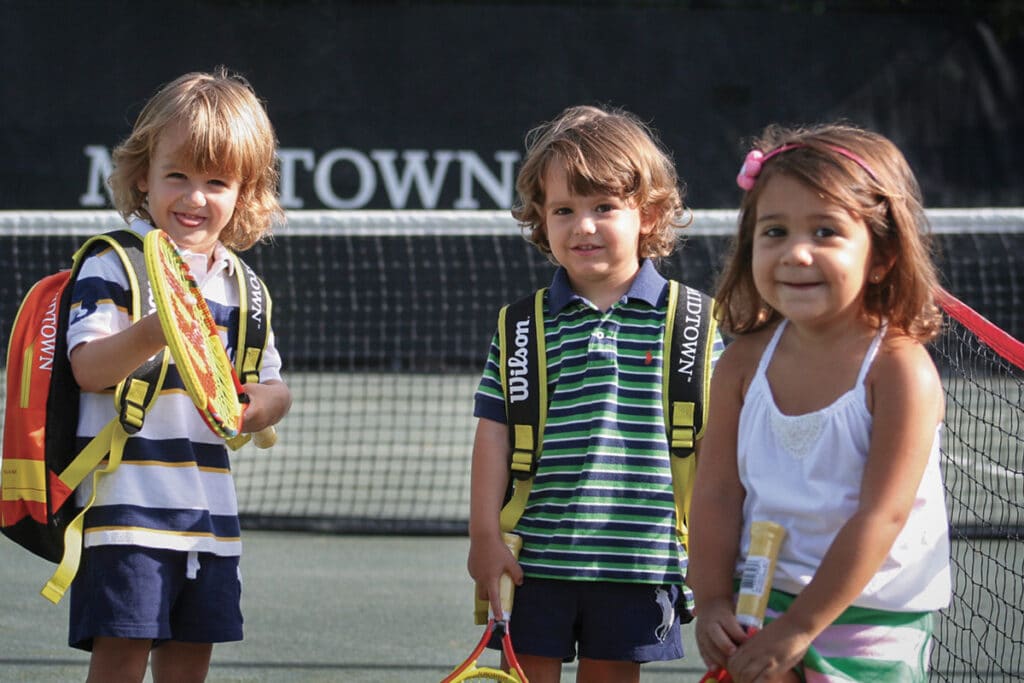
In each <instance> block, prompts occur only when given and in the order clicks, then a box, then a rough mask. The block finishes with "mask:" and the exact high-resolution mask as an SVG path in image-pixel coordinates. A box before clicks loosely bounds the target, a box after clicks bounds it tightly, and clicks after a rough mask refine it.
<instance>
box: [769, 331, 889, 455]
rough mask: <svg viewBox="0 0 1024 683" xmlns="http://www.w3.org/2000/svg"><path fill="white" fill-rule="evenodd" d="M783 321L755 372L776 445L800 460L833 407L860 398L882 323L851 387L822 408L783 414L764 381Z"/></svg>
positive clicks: (816, 438)
mask: <svg viewBox="0 0 1024 683" xmlns="http://www.w3.org/2000/svg"><path fill="white" fill-rule="evenodd" d="M786 324H787V321H785V320H783V321H782V322H781V323H780V324H779V327H778V328H777V329H776V330H775V334H774V335H772V339H771V341H769V342H768V346H767V347H766V348H765V350H764V353H763V354H762V355H761V362H760V364H759V365H758V368H757V372H758V375H759V376H760V379H761V380H762V381H763V382H764V389H765V392H766V393H767V395H768V396H767V398H768V401H769V403H770V404H771V406H770V410H769V415H770V423H771V427H772V432H773V433H774V435H775V438H776V439H778V442H779V445H780V446H782V447H783V448H784V449H786V451H787V452H788V453H789V454H790V455H791V456H792V457H794V458H796V459H797V460H802V459H803V458H804V457H806V455H807V454H808V453H810V451H811V449H812V448H813V447H814V444H815V443H817V442H818V438H819V437H820V436H821V431H822V430H823V429H824V428H825V424H826V423H827V422H828V418H829V415H830V413H832V412H833V411H834V409H835V407H836V406H838V405H839V404H841V403H843V402H844V401H848V400H852V399H853V398H861V399H862V397H863V393H864V379H865V377H867V374H868V370H869V369H870V368H871V362H872V361H873V360H874V358H875V354H876V353H877V351H878V346H879V344H880V343H881V342H882V338H883V337H884V336H885V328H886V326H885V325H883V326H882V328H881V329H880V330H879V331H878V334H877V335H875V338H874V339H873V340H872V342H871V346H870V347H868V350H867V353H865V354H864V360H863V361H862V363H861V367H860V372H859V373H858V375H857V381H856V383H855V384H854V385H853V388H852V389H850V390H849V391H847V392H845V393H844V394H843V395H842V396H840V397H839V398H837V399H836V400H835V401H833V402H832V403H830V404H828V405H827V406H825V407H824V408H821V409H819V410H815V411H814V412H811V413H804V414H802V415H786V414H785V413H783V412H782V411H781V410H779V407H778V405H777V404H776V403H775V396H774V395H773V394H772V390H771V385H769V384H768V364H769V363H770V362H771V359H772V356H774V355H775V347H776V346H777V345H778V343H779V339H781V338H782V331H783V330H784V329H785V328H786Z"/></svg>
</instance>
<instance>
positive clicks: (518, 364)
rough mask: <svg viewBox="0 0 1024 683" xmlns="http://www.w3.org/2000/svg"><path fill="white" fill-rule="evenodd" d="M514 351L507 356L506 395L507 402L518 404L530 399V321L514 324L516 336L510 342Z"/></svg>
mask: <svg viewBox="0 0 1024 683" xmlns="http://www.w3.org/2000/svg"><path fill="white" fill-rule="evenodd" d="M512 343H513V344H514V345H515V350H514V351H512V353H510V354H508V361H507V364H508V395H509V401H510V402H512V403H518V402H520V401H525V400H527V399H528V398H530V384H529V382H528V381H527V374H528V373H529V372H530V349H529V346H530V319H529V318H527V319H526V320H520V321H519V322H517V323H516V336H515V339H513V342H512Z"/></svg>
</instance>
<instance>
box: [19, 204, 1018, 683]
mask: <svg viewBox="0 0 1024 683" xmlns="http://www.w3.org/2000/svg"><path fill="white" fill-rule="evenodd" d="M735 217H736V214H735V212H734V211H699V212H697V213H696V215H695V220H694V223H693V225H692V227H691V228H688V229H687V230H686V231H685V233H684V234H686V235H687V238H686V243H685V245H684V246H683V247H682V248H681V249H680V250H679V251H678V252H677V254H676V255H674V256H673V257H671V258H669V259H666V260H665V261H664V262H663V263H662V264H661V267H660V269H661V270H662V272H663V273H664V274H665V275H666V276H669V277H675V278H678V279H681V280H683V281H685V282H687V283H688V284H691V285H693V286H697V287H700V288H703V289H705V290H706V291H710V290H711V288H712V283H713V280H714V276H715V273H716V271H717V269H718V267H719V264H720V263H721V260H722V258H723V256H724V254H725V250H726V247H727V244H728V238H729V236H730V235H731V234H732V232H733V230H734V227H735ZM929 218H930V221H931V223H932V227H933V231H934V233H935V235H936V241H937V246H938V248H939V262H940V270H941V273H942V281H943V284H944V286H945V287H946V289H947V290H948V291H949V292H951V293H952V294H954V295H955V296H956V297H959V299H961V300H962V301H963V302H965V304H966V305H967V306H968V308H969V309H971V310H974V311H979V312H981V313H982V314H983V315H984V316H985V318H987V320H984V319H979V318H978V317H976V316H971V315H967V316H965V317H961V318H955V317H950V319H949V324H948V325H947V327H946V331H945V334H944V335H943V336H942V337H941V338H940V339H939V340H938V341H937V343H936V344H935V345H934V346H933V356H934V357H935V359H936V362H937V364H938V365H939V367H940V370H941V373H942V377H943V381H944V385H945V389H946V393H947V415H946V422H945V429H944V434H943V444H944V445H943V470H944V476H945V484H946V489H947V502H948V505H949V515H950V521H951V524H952V526H953V540H954V543H953V555H954V557H953V561H954V581H955V591H956V596H955V598H954V602H953V605H952V606H951V608H950V609H949V610H947V611H946V612H944V613H943V617H942V618H941V619H940V621H939V625H938V630H937V635H938V638H937V640H938V647H937V648H936V650H935V652H934V653H933V667H934V670H935V675H937V677H938V679H939V680H947V681H953V680H962V679H970V680H1000V676H1006V677H1007V680H1010V679H1012V678H1013V677H1014V676H1018V675H1020V674H1021V671H1022V670H1024V663H1022V657H1024V654H1022V653H1024V610H1022V607H1021V605H1024V544H1022V543H1021V539H1022V537H1024V500H1022V498H1024V443H1022V436H1024V425H1022V415H1024V412H1022V411H1024V371H1022V370H1021V367H1020V365H1021V362H1020V358H1019V357H1017V356H1015V355H1014V354H1013V349H1014V348H1016V347H1014V346H1013V343H1014V342H1015V341H1016V340H1015V339H1014V338H1016V339H1020V338H1022V337H1024V318H1022V316H1024V282H1022V279H1021V275H1020V273H1021V272H1022V265H1024V264H1022V263H1021V259H1022V258H1024V256H1022V255H1024V210H1022V209H969V210H940V211H932V212H930V213H929ZM120 225H121V222H120V219H119V218H118V217H117V216H116V215H115V214H113V213H112V212H32V211H26V212H0V272H2V273H3V274H4V275H3V278H2V279H0V335H2V336H3V338H4V339H7V337H8V336H9V333H10V327H11V324H12V322H13V319H14V315H15V312H16V308H17V303H18V302H19V301H20V300H21V297H22V296H23V295H24V293H25V292H26V291H27V289H28V288H29V287H30V286H31V285H32V284H33V283H34V282H35V281H36V280H38V279H39V278H40V277H42V276H43V275H45V274H48V273H50V272H52V271H54V270H56V269H58V268H60V267H66V266H67V265H68V264H69V263H70V256H71V254H72V252H73V251H74V249H75V248H76V246H77V245H79V244H80V243H81V242H82V241H83V240H84V239H85V237H87V236H88V235H91V234H94V233H97V232H102V231H105V230H109V229H112V228H114V227H119V226H120ZM278 233H279V234H278V236H277V237H276V238H275V240H274V242H273V243H270V244H265V245H258V246H257V247H255V248H254V249H252V250H251V251H250V252H248V253H247V254H246V255H245V258H246V260H247V262H248V263H249V264H250V265H252V266H253V267H254V268H255V269H256V271H257V272H259V273H261V274H262V275H263V276H264V279H265V280H266V281H267V284H268V286H269V287H270V291H271V293H272V295H273V299H274V303H275V306H274V310H273V319H274V328H275V330H276V332H277V334H278V337H279V346H280V348H281V351H282V354H283V357H284V360H285V365H286V379H287V380H288V382H289V385H290V386H291V388H292V391H293V394H294V397H295V403H294V406H293V409H292V412H291V414H289V416H288V417H287V419H286V420H285V421H284V423H282V424H281V425H280V426H279V436H280V438H279V442H278V445H277V446H275V447H274V448H273V449H272V450H270V451H259V450H256V449H254V448H253V447H251V446H246V447H245V448H244V449H243V450H242V451H241V452H239V453H238V454H236V456H235V457H234V468H235V478H236V484H237V488H238V495H239V503H240V507H241V511H242V516H243V524H244V525H245V526H246V528H264V529H282V530H291V529H295V530H319V531H330V532H338V533H397V534H462V533H465V531H466V522H467V516H468V508H469V460H470V449H471V446H472V440H473V430H474V428H475V421H474V419H473V418H472V404H473V393H474V390H475V388H476V384H477V381H478V379H479V373H480V371H481V369H482V366H483V360H484V357H485V354H486V352H487V345H488V343H489V341H490V338H491V336H492V335H493V333H494V330H495V325H496V318H497V312H498V309H499V307H500V306H501V305H502V304H504V303H507V302H509V301H512V300H515V299H517V298H519V297H521V296H522V295H524V294H526V293H528V292H530V291H532V290H533V289H535V288H537V287H540V286H543V285H546V284H548V283H549V281H550V278H551V274H552V272H553V266H552V265H551V264H550V263H549V262H548V261H547V260H546V259H545V258H543V257H542V256H541V255H540V254H538V253H537V252H536V250H535V249H534V248H533V247H532V246H531V245H529V244H528V243H527V242H526V241H525V240H524V239H523V238H522V236H521V234H520V232H519V230H518V228H517V226H516V225H515V223H514V221H513V220H512V219H511V218H510V217H509V216H508V214H507V213H504V212H440V211H404V212H401V211H400V212H295V213H292V214H290V215H289V217H288V225H287V226H285V227H283V228H281V229H279V231H278ZM993 330H995V333H993ZM1000 332H1002V333H1003V336H1002V337H1000V336H999V333H1000ZM1006 333H1008V334H1009V337H1006ZM993 334H995V336H994V337H993V336H992V335H993ZM1007 339H1009V341H1007ZM993 340H995V341H993ZM1018 353H1019V351H1018ZM0 391H2V389H0ZM0 398H2V397H0ZM0 419H2V416H0Z"/></svg>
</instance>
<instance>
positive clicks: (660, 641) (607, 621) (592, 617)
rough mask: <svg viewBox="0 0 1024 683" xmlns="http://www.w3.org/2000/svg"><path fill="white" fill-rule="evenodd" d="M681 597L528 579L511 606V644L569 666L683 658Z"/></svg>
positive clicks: (635, 587)
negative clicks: (592, 661) (587, 661)
mask: <svg viewBox="0 0 1024 683" xmlns="http://www.w3.org/2000/svg"><path fill="white" fill-rule="evenodd" d="M678 598H679V586H655V585H647V584H637V583H610V582H591V581H556V580H550V579H535V578H529V577H527V578H526V579H525V580H524V581H523V585H522V586H517V587H516V592H515V601H514V602H513V603H512V616H511V618H510V620H509V624H510V629H511V631H510V632H511V636H512V645H513V646H514V647H515V650H516V652H517V653H520V654H528V655H534V656H538V657H553V658H556V659H560V660H562V661H565V662H571V661H573V660H574V659H575V658H576V656H577V654H578V655H579V656H580V657H581V658H586V659H610V660H616V661H629V662H641V663H642V662H660V661H666V660H671V659H681V658H682V656H683V640H682V637H681V634H680V630H679V615H678V614H677V613H676V610H675V604H676V600H677V599H678ZM492 645H498V643H492Z"/></svg>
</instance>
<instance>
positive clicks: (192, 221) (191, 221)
mask: <svg viewBox="0 0 1024 683" xmlns="http://www.w3.org/2000/svg"><path fill="white" fill-rule="evenodd" d="M174 217H175V218H177V219H178V222H179V223H181V224H182V225H187V226H188V227H191V228H194V227H196V226H197V225H200V224H201V223H202V222H203V221H204V220H206V218H205V217H204V216H197V215H195V214H193V213H181V212H175V214H174Z"/></svg>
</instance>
